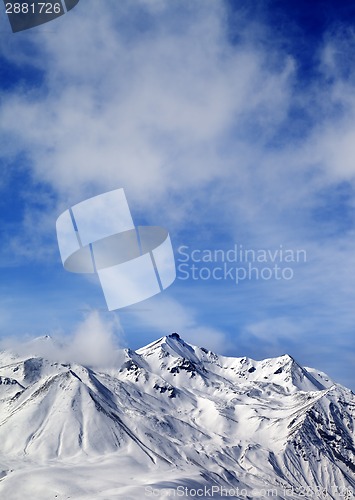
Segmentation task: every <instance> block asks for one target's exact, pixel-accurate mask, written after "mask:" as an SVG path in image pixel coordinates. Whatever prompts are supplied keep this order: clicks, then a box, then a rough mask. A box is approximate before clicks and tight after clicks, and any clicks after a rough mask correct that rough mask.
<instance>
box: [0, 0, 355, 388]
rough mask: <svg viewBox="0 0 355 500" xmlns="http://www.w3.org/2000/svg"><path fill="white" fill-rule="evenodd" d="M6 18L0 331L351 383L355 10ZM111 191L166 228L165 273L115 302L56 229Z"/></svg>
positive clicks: (82, 12) (297, 5)
mask: <svg viewBox="0 0 355 500" xmlns="http://www.w3.org/2000/svg"><path fill="white" fill-rule="evenodd" d="M0 14H1V16H0V167H1V177H0V194H1V196H0V235H1V247H0V273H1V281H0V299H1V300H0V332H1V337H2V339H3V342H5V343H6V342H8V341H9V339H12V340H13V341H14V342H17V343H21V342H22V341H23V339H29V338H32V337H36V336H40V335H46V334H50V335H54V336H57V337H58V338H66V339H72V341H73V342H74V345H75V346H76V347H75V349H76V351H77V350H78V348H77V346H78V342H79V343H80V342H82V343H83V344H84V343H85V342H83V341H82V339H84V338H85V333H83V332H85V329H87V330H88V332H89V333H88V338H90V339H93V334H92V332H93V331H96V330H97V331H98V332H101V336H100V334H98V337H97V338H98V340H97V345H104V347H103V349H102V352H103V353H105V352H108V353H109V351H110V349H109V348H108V347H107V346H108V345H109V344H108V340H107V339H108V337H107V335H108V334H107V335H106V336H105V334H102V332H105V331H107V332H109V338H110V339H111V340H112V339H113V342H114V343H115V345H116V344H117V345H120V346H122V347H128V346H129V347H131V348H133V349H136V348H138V347H140V346H142V345H145V344H147V343H149V342H151V341H153V340H155V339H157V338H158V337H160V336H162V335H166V334H169V333H171V332H175V331H176V332H178V333H179V334H180V335H181V336H182V337H183V338H184V339H185V340H186V341H187V342H190V343H193V344H196V345H200V346H204V347H206V348H208V349H211V350H213V351H215V352H218V353H221V354H225V355H230V356H249V357H251V358H254V359H262V358H265V357H273V356H279V355H282V354H284V353H288V354H290V355H292V356H293V357H294V358H295V359H296V360H297V361H299V362H300V363H301V364H302V365H305V366H311V367H316V368H318V369H319V370H322V371H324V372H326V373H328V374H329V375H330V376H331V377H332V378H333V379H334V380H336V381H338V382H340V383H342V384H344V385H346V386H348V387H350V388H352V389H354V388H355V370H354V364H355V340H354V339H355V336H354V325H355V307H354V305H355V273H354V271H353V269H354V267H355V252H354V251H355V241H354V236H355V197H354V195H355V159H354V158H355V66H354V64H353V60H354V55H355V29H354V22H355V6H354V5H351V2H348V1H340V2H339V1H337V2H335V1H331V0H322V1H321V0H317V1H312V2H306V1H300V0H297V1H296V0H288V1H287V2H281V1H279V0H253V2H250V1H242V0H230V1H227V0H194V1H193V2H191V1H190V0H179V1H177V0H155V1H151V0H120V2H117V1H116V0H82V1H80V2H79V3H78V5H77V6H76V7H75V8H74V9H73V10H71V11H70V12H68V13H67V14H65V15H63V16H62V17H60V18H58V19H55V20H53V21H51V22H49V23H46V24H44V25H42V26H38V27H35V28H32V29H29V30H26V31H22V32H18V33H12V32H11V29H10V25H9V21H8V19H7V17H6V15H5V13H4V10H3V9H2V11H1V13H0ZM117 188H124V190H125V193H126V197H127V200H128V203H129V206H130V209H131V212H132V216H133V219H134V221H135V224H136V225H157V226H162V227H165V228H166V229H168V231H169V234H170V237H171V241H172V244H173V249H174V253H175V259H176V264H177V279H176V280H175V282H174V284H173V285H172V286H170V287H169V288H168V289H167V290H165V291H164V292H163V293H161V294H158V295H156V296H154V297H152V298H151V299H148V300H146V301H144V302H141V303H139V304H135V305H132V306H130V307H127V308H124V309H121V310H118V311H114V312H109V311H108V310H107V307H106V303H105V300H104V297H103V293H102V290H101V288H100V286H99V282H98V280H97V277H96V276H94V275H79V274H72V273H69V272H66V271H65V270H64V269H63V266H62V263H61V259H60V255H59V251H58V244H57V238H56V230H55V223H56V219H57V218H58V216H59V215H60V214H61V213H62V212H63V211H65V210H66V209H67V208H69V207H70V206H73V205H74V204H76V203H79V202H80V201H83V200H85V199H87V198H89V197H91V196H95V195H98V194H100V193H104V192H106V191H110V190H113V189H117ZM241 250H249V253H248V258H245V259H244V261H243V255H244V254H243V253H242V251H241ZM214 251H217V253H216V255H217V256H216V258H215V255H214V253H213V252H214ZM228 251H229V254H228ZM233 252H234V253H233ZM238 252H239V253H238ZM237 254H238V255H237ZM227 255H228V256H229V257H228V258H227ZM203 256H204V259H205V261H201V258H202V257H203ZM211 256H212V257H211ZM233 256H234V257H233ZM238 256H239V258H237V257H238ZM253 256H254V257H253ZM286 258H287V259H288V260H286ZM223 259H224V261H223ZM233 259H234V260H233ZM258 259H259V260H258ZM208 260H209V262H207V261H208ZM211 260H212V261H211ZM192 266H195V270H194V271H193V269H192ZM275 266H277V270H276V271H275ZM193 273H195V274H193ZM237 278H238V280H237ZM236 281H238V282H236ZM78 332H79V333H78ZM78 338H79V341H78ZM111 340H110V342H111ZM102 342H103V344H102ZM88 345H89V346H91V347H90V348H91V349H94V350H95V348H96V347H95V348H94V347H93V346H95V345H96V344H95V342H94V341H93V340H91V341H90V342H89V341H88ZM109 354H110V353H109ZM110 355H111V354H110ZM103 357H104V356H103ZM79 358H80V356H79Z"/></svg>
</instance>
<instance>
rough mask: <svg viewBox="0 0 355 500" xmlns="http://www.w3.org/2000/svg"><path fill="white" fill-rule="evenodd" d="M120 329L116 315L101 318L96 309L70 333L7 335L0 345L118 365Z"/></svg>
mask: <svg viewBox="0 0 355 500" xmlns="http://www.w3.org/2000/svg"><path fill="white" fill-rule="evenodd" d="M120 340H122V328H121V325H120V324H119V322H118V319H117V317H116V316H111V318H110V320H104V319H103V318H102V316H100V314H99V313H98V311H95V310H93V311H91V312H90V313H89V314H88V315H87V317H86V318H85V319H84V320H83V321H82V322H81V323H80V324H78V325H77V327H76V329H75V330H74V331H73V333H72V334H71V335H70V336H67V335H63V333H56V332H54V333H53V334H52V335H51V337H39V338H36V339H31V340H29V339H28V338H22V339H20V338H19V337H16V338H14V337H7V338H4V339H2V341H1V344H0V346H1V348H5V349H11V350H13V351H15V352H16V353H18V354H19V355H22V356H40V357H44V358H46V359H49V360H52V361H56V362H75V363H80V364H82V365H85V366H92V367H98V368H100V367H105V368H108V367H114V366H116V367H117V366H119V364H120V361H121V358H122V353H121V352H119V350H118V349H119V347H120V345H119V341H120Z"/></svg>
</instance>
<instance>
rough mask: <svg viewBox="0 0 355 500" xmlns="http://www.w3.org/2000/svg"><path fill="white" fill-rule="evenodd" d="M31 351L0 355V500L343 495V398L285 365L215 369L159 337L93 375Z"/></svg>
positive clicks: (349, 402)
mask: <svg viewBox="0 0 355 500" xmlns="http://www.w3.org/2000/svg"><path fill="white" fill-rule="evenodd" d="M43 343H44V344H47V345H51V344H52V343H53V340H52V339H51V338H50V337H43V338H40V339H37V340H36V341H35V342H34V343H33V346H32V349H33V353H34V354H33V355H31V356H29V355H28V354H26V355H23V354H22V355H18V354H15V353H14V352H13V351H12V352H11V351H1V352H0V498H6V499H7V500H17V499H21V500H22V499H23V498H29V497H31V498H36V499H38V500H42V499H43V500H49V499H52V498H58V499H68V498H70V499H85V500H88V499H92V500H93V499H106V500H111V499H119V498H122V499H138V498H144V496H145V495H146V496H153V491H155V493H156V495H155V496H156V497H157V496H159V497H160V498H169V497H173V493H175V496H176V492H177V491H178V490H177V488H185V490H184V497H185V498H194V491H195V490H196V489H198V488H207V489H208V488H211V487H212V486H214V487H215V490H214V495H213V496H214V498H223V495H222V489H221V488H225V489H226V490H225V491H229V492H233V491H234V493H235V495H234V496H235V497H236V498H257V497H259V498H260V497H262V496H261V494H262V492H265V491H266V490H269V491H273V492H274V493H273V495H272V496H273V498H279V499H286V498H292V499H298V498H305V497H306V498H317V495H316V492H319V491H320V490H321V491H322V492H323V494H324V495H325V496H320V497H319V498H329V499H339V498H347V496H346V494H348V498H351V494H353V492H354V491H355V461H354V457H355V444H354V441H355V440H354V436H355V431H354V428H355V397H354V394H353V393H352V391H350V390H348V389H346V388H344V387H342V386H341V385H339V384H336V383H334V382H333V381H332V380H330V379H329V378H328V377H327V376H326V375H325V374H324V373H322V372H319V371H317V370H314V369H311V368H303V367H301V366H300V365H299V364H297V362H296V361H295V360H294V359H293V358H292V357H290V356H288V355H284V356H281V357H278V358H273V359H265V360H263V361H254V360H252V359H248V358H245V357H242V358H230V357H224V356H219V355H217V354H215V353H213V352H211V351H209V350H207V349H204V348H203V347H196V346H192V345H189V344H188V343H186V342H184V340H183V339H182V338H180V336H179V335H178V334H176V333H173V334H171V335H169V336H167V337H163V338H161V339H159V340H157V341H155V342H153V343H151V344H149V345H148V346H145V347H143V348H141V349H139V350H137V351H132V350H130V349H124V350H122V351H121V352H120V353H119V355H118V356H117V357H116V359H117V364H116V366H115V367H111V368H107V369H101V368H100V369H99V368H95V369H94V368H92V367H89V366H84V365H80V364H77V363H64V362H59V361H54V360H53V359H51V360H48V359H45V358H43V357H38V356H36V354H35V353H36V351H37V352H38V349H37V347H38V344H43ZM36 345H37V347H36ZM218 489H219V490H218ZM180 491H182V490H180ZM305 492H308V493H307V494H305ZM30 495H31V496H30ZM180 496H182V495H180ZM225 496H226V495H224V497H225ZM269 496H271V495H269ZM199 497H200V498H208V495H207V493H206V495H205V496H201V495H200V496H199Z"/></svg>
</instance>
